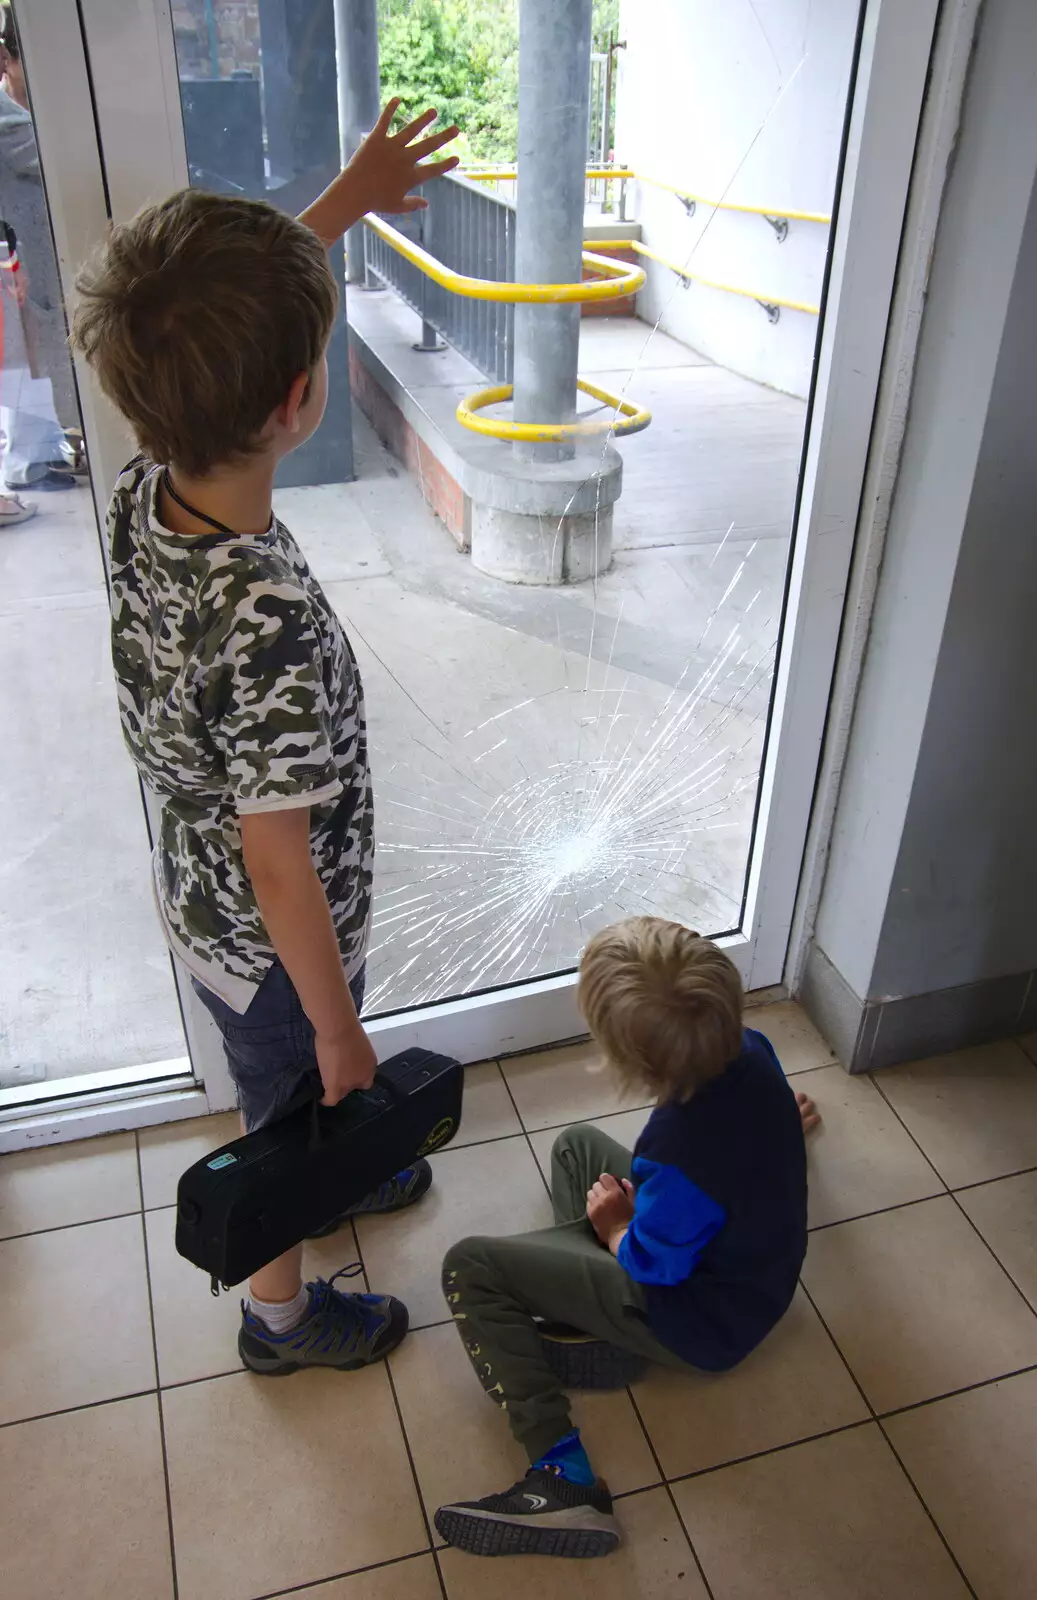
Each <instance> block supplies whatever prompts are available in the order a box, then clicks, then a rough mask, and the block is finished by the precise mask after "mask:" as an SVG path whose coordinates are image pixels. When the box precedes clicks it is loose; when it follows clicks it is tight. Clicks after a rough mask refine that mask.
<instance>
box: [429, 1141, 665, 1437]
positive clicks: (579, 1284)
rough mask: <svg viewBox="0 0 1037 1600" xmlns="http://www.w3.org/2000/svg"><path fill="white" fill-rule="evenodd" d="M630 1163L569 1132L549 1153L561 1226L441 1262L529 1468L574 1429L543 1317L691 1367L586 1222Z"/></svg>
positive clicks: (466, 1248) (481, 1243)
mask: <svg viewBox="0 0 1037 1600" xmlns="http://www.w3.org/2000/svg"><path fill="white" fill-rule="evenodd" d="M632 1160H633V1158H632V1156H631V1154H630V1151H629V1150H625V1149H624V1148H623V1146H622V1145H621V1144H617V1143H616V1141H615V1139H610V1138H609V1137H608V1136H607V1134H604V1133H601V1132H600V1131H599V1130H598V1129H597V1128H593V1127H591V1126H590V1125H589V1124H587V1123H581V1124H578V1125H577V1126H576V1127H573V1128H568V1129H566V1131H565V1133H563V1134H560V1135H559V1137H558V1138H557V1139H556V1140H555V1145H554V1149H553V1150H552V1152H551V1200H552V1203H553V1205H554V1213H555V1221H556V1226H555V1227H553V1228H543V1229H541V1230H539V1231H538V1232H536V1233H522V1234H518V1235H517V1236H515V1237H513V1238H505V1239H487V1238H473V1239H462V1240H461V1242H460V1243H459V1244H455V1245H454V1246H453V1247H452V1248H451V1249H450V1250H449V1251H448V1252H447V1255H446V1258H445V1260H444V1262H443V1293H444V1294H445V1295H446V1299H447V1304H448V1305H449V1307H450V1310H451V1312H452V1313H453V1318H454V1321H455V1322H456V1324H457V1329H458V1332H459V1333H460V1335H461V1338H462V1340H463V1342H464V1345H465V1349H466V1350H467V1351H468V1354H469V1357H470V1358H471V1362H472V1365H473V1366H474V1368H475V1370H476V1372H477V1373H478V1375H479V1379H480V1382H481V1383H482V1385H483V1388H484V1389H485V1390H486V1392H487V1394H488V1395H489V1396H490V1397H491V1399H493V1400H495V1401H496V1402H497V1404H498V1405H499V1406H501V1407H502V1408H503V1409H504V1410H506V1411H507V1414H508V1421H509V1423H510V1424H511V1431H512V1433H513V1434H514V1435H515V1438H516V1439H517V1440H518V1441H519V1443H520V1444H521V1445H522V1446H523V1447H524V1448H525V1450H526V1452H527V1453H528V1455H529V1459H530V1461H537V1460H539V1458H540V1457H541V1456H542V1455H544V1454H545V1452H546V1451H548V1450H550V1448H551V1446H552V1445H553V1444H555V1443H557V1441H558V1440H559V1439H560V1438H562V1436H563V1435H564V1434H566V1433H568V1432H570V1431H571V1429H572V1421H571V1419H570V1416H569V1401H568V1398H567V1396H566V1395H565V1393H564V1391H563V1390H562V1388H561V1387H560V1385H559V1383H558V1380H557V1378H556V1377H555V1375H554V1373H553V1372H552V1371H551V1368H550V1367H549V1366H548V1364H547V1362H546V1361H545V1359H544V1355H543V1350H542V1347H541V1343H540V1335H539V1333H538V1331H537V1326H536V1323H535V1321H534V1318H535V1317H541V1318H543V1319H544V1320H545V1321H548V1322H565V1323H568V1324H569V1325H570V1326H571V1327H574V1328H579V1329H581V1330H582V1331H583V1332H584V1333H589V1334H593V1335H594V1336H595V1337H597V1338H599V1339H607V1340H609V1341H610V1343H612V1344H616V1345H620V1346H621V1347H622V1348H623V1349H625V1350H631V1351H634V1352H636V1353H637V1354H638V1355H642V1356H645V1357H647V1358H648V1359H649V1360H651V1361H658V1362H661V1363H663V1364H664V1365H666V1366H675V1367H683V1366H684V1363H683V1362H682V1361H681V1359H680V1357H679V1356H675V1355H674V1354H673V1352H672V1351H670V1350H667V1349H666V1347H665V1346H664V1345H662V1344H660V1343H659V1341H658V1340H657V1339H656V1337H655V1335H654V1334H653V1333H652V1331H651V1329H650V1328H649V1326H648V1323H647V1320H646V1319H645V1315H644V1296H643V1293H642V1291H641V1288H640V1286H639V1285H638V1284H636V1283H635V1282H634V1280H633V1279H632V1278H631V1277H629V1276H628V1275H627V1273H625V1272H624V1271H623V1268H622V1267H621V1266H620V1265H619V1263H618V1261H616V1259H615V1257H614V1256H612V1255H610V1254H609V1252H608V1251H607V1250H605V1249H603V1248H602V1246H601V1245H600V1244H599V1243H598V1240H597V1238H596V1237H595V1234H594V1230H593V1228H592V1227H591V1225H590V1223H589V1222H588V1221H587V1217H586V1211H587V1191H588V1189H589V1188H590V1187H591V1185H592V1184H593V1183H594V1182H595V1181H596V1179H597V1178H599V1177H600V1175H601V1174H602V1173H603V1172H611V1173H612V1175H613V1177H616V1178H629V1177H630V1175H631V1163H632Z"/></svg>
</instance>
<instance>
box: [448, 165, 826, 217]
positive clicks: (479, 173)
mask: <svg viewBox="0 0 1037 1600" xmlns="http://www.w3.org/2000/svg"><path fill="white" fill-rule="evenodd" d="M459 176H460V177H462V178H470V179H471V181H472V182H473V183H492V182H493V181H494V180H495V179H498V178H499V179H500V180H501V181H502V182H509V181H511V180H513V179H515V178H517V177H518V168H517V167H513V166H511V167H508V166H501V167H472V168H469V167H466V168H464V170H463V171H462V172H461V173H460V174H459ZM587 177H588V178H592V179H597V180H601V179H609V178H616V179H620V178H635V179H636V180H637V182H638V183H648V184H651V186H652V188H653V189H665V190H667V192H668V193H669V194H675V195H676V196H677V197H678V199H680V200H690V201H691V203H692V205H696V206H708V207H709V208H710V210H711V211H742V212H745V213H747V214H748V215H749V216H753V217H784V218H785V220H786V221H787V222H820V223H829V222H831V220H832V219H831V217H830V216H828V215H826V213H825V212H823V211H794V210H790V208H789V207H788V206H747V205H742V204H741V203H740V202H739V201H737V200H710V199H707V197H706V196H705V195H702V194H693V193H692V192H691V190H690V189H679V188H678V187H677V185H676V184H674V183H663V181H662V179H660V178H650V177H649V176H648V175H647V173H644V172H636V171H635V170H634V168H633V167H588V168H587Z"/></svg>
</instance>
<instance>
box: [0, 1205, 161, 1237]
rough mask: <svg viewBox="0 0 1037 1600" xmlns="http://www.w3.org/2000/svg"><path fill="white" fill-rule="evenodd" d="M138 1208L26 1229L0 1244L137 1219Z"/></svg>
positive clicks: (13, 1234) (139, 1210) (7, 1234)
mask: <svg viewBox="0 0 1037 1600" xmlns="http://www.w3.org/2000/svg"><path fill="white" fill-rule="evenodd" d="M140 1214H141V1208H140V1206H134V1207H133V1209H132V1210H131V1211H113V1212H112V1213H111V1215H110V1216H105V1217H80V1218H79V1220H78V1221H77V1222H56V1223H54V1225H53V1226H52V1227H49V1228H26V1230H25V1232H24V1233H5V1234H4V1236H3V1238H0V1244H11V1243H12V1242H13V1241H14V1240H15V1239H34V1238H35V1237H36V1235H37V1234H38V1233H67V1232H68V1230H69V1229H70V1228H91V1227H93V1225H94V1223H95V1222H119V1221H121V1220H122V1218H123V1217H139V1216H140Z"/></svg>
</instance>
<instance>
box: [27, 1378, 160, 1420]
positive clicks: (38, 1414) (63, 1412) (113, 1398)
mask: <svg viewBox="0 0 1037 1600" xmlns="http://www.w3.org/2000/svg"><path fill="white" fill-rule="evenodd" d="M149 1394H158V1389H157V1387H156V1388H154V1389H131V1390H130V1391H129V1393H128V1394H109V1395H105V1397H104V1399H103V1400H84V1401H83V1402H82V1404H81V1405H78V1406H58V1408H57V1410H56V1411H35V1412H34V1413H33V1414H32V1416H31V1417H9V1418H8V1419H7V1421H6V1422H0V1430H3V1429H4V1428H20V1427H21V1426H22V1424H23V1423H25V1422H48V1421H49V1420H50V1418H51V1417H67V1416H68V1415H69V1413H70V1412H72V1411H96V1410H97V1408H98V1406H117V1405H118V1404H119V1402H120V1401H121V1400H142V1399H143V1398H144V1397H145V1396H146V1395H149Z"/></svg>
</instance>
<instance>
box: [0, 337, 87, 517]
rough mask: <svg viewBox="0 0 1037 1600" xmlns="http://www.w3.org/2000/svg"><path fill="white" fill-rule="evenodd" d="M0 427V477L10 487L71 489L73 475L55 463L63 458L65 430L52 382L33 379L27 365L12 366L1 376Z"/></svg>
mask: <svg viewBox="0 0 1037 1600" xmlns="http://www.w3.org/2000/svg"><path fill="white" fill-rule="evenodd" d="M0 428H2V429H3V434H4V449H3V458H2V460H0V476H2V477H3V481H4V483H5V485H6V486H7V488H9V489H33V490H38V489H46V488H56V487H58V486H59V485H60V487H62V488H72V487H73V482H74V480H73V478H72V476H71V474H65V475H64V476H62V474H61V473H60V472H58V471H57V470H56V469H55V467H54V466H53V465H52V464H53V463H55V462H60V460H61V458H62V445H63V441H64V437H65V436H64V432H63V430H62V428H61V425H60V423H59V422H58V419H57V416H56V414H55V411H54V401H53V396H52V394H51V386H50V381H49V379H47V378H33V377H31V376H30V374H29V370H28V368H27V367H22V366H19V367H10V366H8V365H7V363H6V361H5V363H4V371H3V374H2V376H0Z"/></svg>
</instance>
